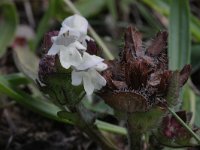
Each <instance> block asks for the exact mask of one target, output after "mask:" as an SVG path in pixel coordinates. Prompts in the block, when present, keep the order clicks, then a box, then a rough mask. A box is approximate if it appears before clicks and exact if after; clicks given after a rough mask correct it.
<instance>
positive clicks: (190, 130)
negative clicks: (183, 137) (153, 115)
mask: <svg viewBox="0 0 200 150" xmlns="http://www.w3.org/2000/svg"><path fill="white" fill-rule="evenodd" d="M167 109H168V110H169V112H170V113H171V114H172V115H173V116H174V117H175V118H176V119H177V121H178V122H179V123H180V124H181V125H182V126H184V127H185V129H186V130H187V131H188V132H189V133H190V134H191V135H192V136H193V137H194V138H195V139H196V140H197V141H198V143H199V144H200V138H199V137H198V136H197V135H196V134H195V133H194V131H192V129H191V128H190V127H189V126H188V125H187V124H186V123H185V122H184V121H183V120H182V119H181V118H180V117H179V116H178V115H177V114H176V113H175V112H174V111H173V110H172V109H171V108H169V107H167Z"/></svg>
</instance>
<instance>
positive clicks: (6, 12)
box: [0, 1, 18, 57]
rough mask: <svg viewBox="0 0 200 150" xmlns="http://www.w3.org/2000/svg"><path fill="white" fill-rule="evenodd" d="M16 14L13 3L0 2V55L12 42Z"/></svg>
mask: <svg viewBox="0 0 200 150" xmlns="http://www.w3.org/2000/svg"><path fill="white" fill-rule="evenodd" d="M17 24H18V16H17V11H16V8H15V6H14V5H13V3H11V2H10V1H9V2H6V1H1V2H0V33H1V34H0V57H1V56H2V55H3V54H4V52H5V50H6V48H7V46H9V44H10V43H11V42H12V40H13V38H14V35H15V31H16V29H17Z"/></svg>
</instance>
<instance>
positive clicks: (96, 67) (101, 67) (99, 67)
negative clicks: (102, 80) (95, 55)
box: [94, 62, 108, 72]
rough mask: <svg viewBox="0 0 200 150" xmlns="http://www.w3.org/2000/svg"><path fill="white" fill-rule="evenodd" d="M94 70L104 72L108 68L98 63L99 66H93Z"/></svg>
mask: <svg viewBox="0 0 200 150" xmlns="http://www.w3.org/2000/svg"><path fill="white" fill-rule="evenodd" d="M94 68H95V69H96V70H97V71H100V72H101V71H104V70H106V69H107V68H108V65H107V64H105V63H103V62H102V63H99V64H97V65H96V66H94Z"/></svg>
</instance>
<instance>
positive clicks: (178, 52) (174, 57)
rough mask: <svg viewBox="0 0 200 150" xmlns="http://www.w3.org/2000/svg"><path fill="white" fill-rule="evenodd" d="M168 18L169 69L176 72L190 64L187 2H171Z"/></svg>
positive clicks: (177, 0) (183, 0)
mask: <svg viewBox="0 0 200 150" xmlns="http://www.w3.org/2000/svg"><path fill="white" fill-rule="evenodd" d="M169 18H170V25H169V50H168V55H169V68H170V69H172V70H176V69H181V68H182V67H183V66H184V65H185V64H186V63H190V54H191V50H190V45H191V43H190V41H191V39H190V26H189V25H190V23H189V22H190V17H189V1H188V0H176V1H171V8H170V17H169Z"/></svg>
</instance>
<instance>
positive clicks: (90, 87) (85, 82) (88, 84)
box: [83, 72, 94, 95]
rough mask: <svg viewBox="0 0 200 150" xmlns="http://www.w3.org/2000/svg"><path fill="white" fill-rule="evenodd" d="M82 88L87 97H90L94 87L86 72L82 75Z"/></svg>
mask: <svg viewBox="0 0 200 150" xmlns="http://www.w3.org/2000/svg"><path fill="white" fill-rule="evenodd" d="M83 86H84V89H85V91H86V93H87V95H91V94H92V93H93V91H94V85H93V83H92V80H91V76H90V74H89V73H88V72H84V74H83Z"/></svg>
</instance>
